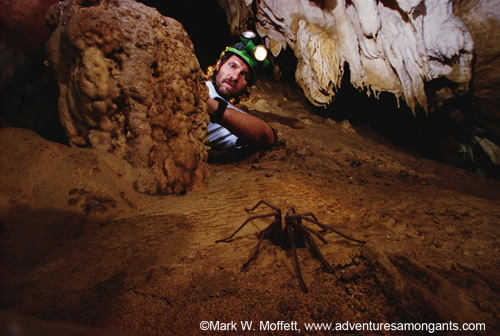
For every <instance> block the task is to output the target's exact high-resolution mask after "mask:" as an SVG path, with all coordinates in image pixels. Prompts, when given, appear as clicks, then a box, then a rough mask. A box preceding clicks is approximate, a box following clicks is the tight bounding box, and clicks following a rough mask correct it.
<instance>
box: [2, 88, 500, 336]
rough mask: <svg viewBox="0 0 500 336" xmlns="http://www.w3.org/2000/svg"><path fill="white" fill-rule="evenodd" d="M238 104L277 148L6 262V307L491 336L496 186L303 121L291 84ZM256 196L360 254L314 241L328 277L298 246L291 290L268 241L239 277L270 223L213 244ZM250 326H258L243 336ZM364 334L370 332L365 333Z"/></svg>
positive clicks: (372, 139)
mask: <svg viewBox="0 0 500 336" xmlns="http://www.w3.org/2000/svg"><path fill="white" fill-rule="evenodd" d="M242 106H243V108H244V109H246V110H248V111H250V112H251V113H256V114H257V115H258V116H259V117H261V118H263V119H265V120H266V121H267V122H269V123H270V124H271V125H272V126H273V127H274V128H275V129H276V130H277V131H278V134H279V138H280V140H279V143H278V145H277V146H275V147H274V148H272V149H270V150H267V151H261V152H257V153H251V154H249V155H248V156H246V157H243V158H239V159H238V160H236V161H231V162H227V161H226V159H227V157H225V156H224V155H223V154H220V155H217V156H214V157H212V159H211V163H210V166H211V170H212V176H211V178H210V179H209V180H208V181H207V184H206V185H205V186H204V187H203V188H200V189H198V190H194V191H191V192H189V193H187V194H186V195H184V196H168V197H151V198H146V202H144V203H141V206H140V207H135V208H133V209H131V210H128V211H122V212H119V213H116V214H115V215H114V216H113V218H112V219H110V220H108V221H107V222H106V224H105V225H101V226H98V227H97V228H94V229H92V230H88V232H85V234H80V235H78V236H76V237H75V238H74V239H69V240H68V241H66V242H64V243H61V244H58V245H57V246H55V247H54V248H53V249H51V250H50V253H47V254H46V255H45V256H44V257H43V258H42V259H40V260H38V261H37V262H36V263H29V264H21V263H17V264H16V263H11V264H8V265H6V266H5V268H4V272H2V280H3V281H2V283H3V287H4V288H3V290H4V291H3V293H4V299H3V300H2V306H1V308H2V309H4V310H5V311H8V312H14V313H17V314H21V315H25V316H33V317H37V318H41V319H43V320H50V321H63V322H68V323H71V324H75V325H85V326H92V327H97V328H103V329H116V330H121V331H125V332H131V333H134V334H138V335H177V334H182V335H203V334H206V333H207V332H206V331H203V330H202V329H201V327H202V325H201V322H202V321H212V326H216V322H217V321H219V324H218V327H219V328H222V330H223V329H224V328H229V331H228V332H227V334H249V335H251V334H257V335H263V334H280V335H282V334H289V333H295V334H297V331H293V330H292V331H286V330H284V329H283V328H285V327H286V326H287V324H286V323H288V322H290V323H291V324H290V325H288V326H289V327H291V328H297V329H300V334H315V335H320V334H332V332H331V331H330V332H326V331H323V332H321V331H314V332H313V331H307V330H306V329H305V328H306V326H305V325H304V323H308V322H326V323H329V322H333V323H337V322H338V323H345V322H350V323H364V322H365V323H368V322H370V321H371V322H373V323H379V322H388V323H400V322H401V323H402V322H413V323H421V322H428V323H429V322H434V323H446V324H447V327H449V326H450V324H449V323H450V322H451V323H456V326H459V327H461V326H462V323H484V324H485V326H486V331H481V332H479V334H488V335H492V334H495V333H498V330H500V315H499V314H500V291H499V288H500V251H499V246H500V235H499V225H498V224H499V223H500V201H499V200H500V183H499V182H498V181H492V180H488V179H484V178H481V177H478V176H475V175H472V174H470V173H467V172H465V171H463V170H460V169H456V168H452V167H449V166H445V165H441V164H439V163H436V162H433V161H429V160H424V159H422V158H419V157H417V156H414V155H412V154H411V153H406V152H405V151H403V150H401V149H400V148H397V147H396V146H394V145H392V144H390V143H388V142H386V141H384V140H383V139H382V138H380V137H379V136H378V135H377V134H375V133H371V132H370V131H368V130H364V131H363V130H357V129H356V128H354V127H352V126H351V125H350V124H349V123H348V122H342V123H338V122H334V121H331V120H328V119H324V118H321V117H319V116H316V115H313V114H312V113H311V112H310V109H309V108H308V106H307V104H306V103H305V102H304V101H303V100H302V99H301V98H300V92H298V90H297V89H295V88H291V87H289V86H287V85H285V84H273V83H271V82H268V81H265V82H263V83H261V85H260V86H259V88H255V89H253V91H252V94H251V97H250V98H248V99H247V100H246V101H244V102H243V103H242ZM256 111H259V112H256ZM110 178H114V177H110ZM67 187H68V188H69V187H70V186H67ZM68 197H69V196H68ZM259 200H266V201H268V202H269V203H271V204H273V205H276V206H278V207H279V208H281V209H282V210H283V211H285V210H286V209H287V208H288V207H289V206H290V205H293V206H294V207H295V209H296V210H297V212H300V213H306V212H307V213H309V212H313V213H314V214H315V215H316V216H317V218H318V219H319V221H321V222H322V223H324V224H327V225H330V226H332V227H333V228H335V229H338V230H340V231H342V232H344V233H346V234H348V235H351V236H353V237H355V238H359V239H363V240H366V241H367V243H366V244H364V245H361V244H358V243H355V242H350V241H348V240H346V239H344V238H342V237H340V236H338V235H336V234H335V233H332V232H326V233H324V238H325V239H326V240H327V242H328V243H327V244H323V243H321V242H319V241H318V246H319V248H320V250H321V252H322V253H323V254H324V256H325V258H326V260H327V261H329V262H330V263H331V264H332V266H333V268H334V273H333V274H332V273H329V272H327V271H326V269H325V268H324V267H323V265H322V264H321V262H320V261H319V260H318V259H317V258H315V257H314V256H313V255H312V253H311V252H310V250H309V249H308V248H303V247H301V248H298V258H299V261H300V265H301V269H302V274H303V277H304V280H305V283H306V284H307V286H308V289H309V292H308V293H304V292H303V291H301V289H300V287H299V284H298V281H297V277H296V275H295V269H294V262H293V254H292V252H291V251H290V250H284V249H282V248H281V247H280V246H277V245H274V244H273V243H271V242H270V241H269V240H264V241H263V243H262V246H261V250H260V253H259V255H258V258H257V260H256V261H254V262H253V263H252V264H251V265H250V266H249V267H248V269H247V270H246V271H241V266H242V265H243V264H244V263H245V262H246V261H247V260H248V258H249V257H250V255H251V253H252V251H253V249H254V247H255V245H256V243H257V242H258V237H257V235H256V233H257V232H258V231H259V230H262V229H263V228H265V227H266V225H267V224H268V223H270V220H271V219H270V218H263V219H258V220H254V221H252V222H250V223H249V224H248V225H247V226H246V227H245V228H244V229H243V230H241V231H240V232H239V234H238V235H237V236H236V238H235V239H234V240H233V241H232V242H230V243H218V244H216V243H215V241H216V240H218V239H222V238H225V237H227V236H228V235H229V234H231V233H232V232H233V231H234V230H235V229H236V228H237V227H238V226H239V225H240V224H242V223H243V222H244V221H245V220H246V219H247V218H248V217H249V216H250V214H249V213H247V212H246V211H245V209H246V208H250V207H252V206H254V205H255V204H256V203H257V202H258V201H259ZM268 212H269V209H266V208H265V207H259V208H257V209H256V210H255V211H254V212H253V213H254V214H264V213H268ZM308 225H309V226H310V227H313V226H314V225H312V224H308ZM26 248H27V249H28V248H29V247H26ZM267 321H269V324H266V323H267ZM279 321H283V322H285V323H282V324H278V322H279ZM230 322H235V323H236V324H235V326H236V328H237V329H238V331H230V330H231V329H230V327H231V324H230ZM245 322H247V323H249V322H253V325H252V328H254V329H255V330H253V331H246V330H244V329H243V324H244V323H245ZM261 322H262V324H261ZM294 322H297V324H296V325H295V324H294ZM261 327H264V328H270V329H271V330H261ZM280 328H281V329H280ZM272 329H274V330H272ZM337 332H339V331H337ZM342 332H346V330H342ZM358 333H359V332H358ZM371 333H373V334H375V333H377V334H379V333H380V332H379V331H373V332H370V331H364V332H363V334H371ZM420 333H422V334H423V333H424V332H422V331H419V332H412V333H410V334H420ZM212 334H213V333H212ZM444 334H447V332H444Z"/></svg>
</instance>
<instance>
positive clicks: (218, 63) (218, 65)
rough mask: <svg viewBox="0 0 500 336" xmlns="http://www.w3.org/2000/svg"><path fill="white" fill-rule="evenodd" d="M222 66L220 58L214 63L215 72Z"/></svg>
mask: <svg viewBox="0 0 500 336" xmlns="http://www.w3.org/2000/svg"><path fill="white" fill-rule="evenodd" d="M221 66H222V64H221V61H220V59H219V60H218V61H217V63H215V72H217V71H219V69H220V67H221Z"/></svg>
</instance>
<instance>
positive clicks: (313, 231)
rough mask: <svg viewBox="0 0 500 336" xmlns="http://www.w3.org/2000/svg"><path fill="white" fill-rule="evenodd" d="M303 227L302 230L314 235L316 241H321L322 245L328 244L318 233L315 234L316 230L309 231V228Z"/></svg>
mask: <svg viewBox="0 0 500 336" xmlns="http://www.w3.org/2000/svg"><path fill="white" fill-rule="evenodd" d="M303 227H304V230H306V231H309V232H310V233H312V234H314V235H315V236H316V237H318V239H319V240H321V241H322V242H323V243H325V244H328V242H327V241H326V239H325V238H324V237H323V236H322V235H320V234H319V232H317V231H316V230H313V229H311V228H308V227H307V226H305V225H304V226H303Z"/></svg>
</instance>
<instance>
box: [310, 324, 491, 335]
mask: <svg viewBox="0 0 500 336" xmlns="http://www.w3.org/2000/svg"><path fill="white" fill-rule="evenodd" d="M304 328H305V330H306V331H426V332H428V333H431V334H432V333H434V332H435V331H486V324H485V323H463V324H459V323H456V322H446V323H445V322H435V323H424V322H422V323H409V322H399V323H396V322H394V323H388V322H386V323H383V322H382V323H380V322H371V321H370V322H363V323H360V322H354V323H351V322H348V321H347V322H342V323H340V322H337V323H304Z"/></svg>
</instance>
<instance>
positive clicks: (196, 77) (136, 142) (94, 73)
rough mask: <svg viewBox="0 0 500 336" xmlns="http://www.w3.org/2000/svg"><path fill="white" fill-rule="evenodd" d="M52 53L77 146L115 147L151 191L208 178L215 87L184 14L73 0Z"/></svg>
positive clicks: (58, 13) (61, 9)
mask: <svg viewBox="0 0 500 336" xmlns="http://www.w3.org/2000/svg"><path fill="white" fill-rule="evenodd" d="M47 22H48V24H49V26H51V27H52V28H53V29H54V32H53V34H52V36H51V37H50V39H49V42H48V43H47V47H46V51H47V57H48V60H49V63H50V65H51V66H52V67H53V69H54V70H55V74H56V78H57V81H58V84H59V89H60V95H59V102H58V105H59V115H60V119H61V122H62V124H63V126H64V128H65V130H66V134H67V137H68V140H69V143H70V145H71V146H75V147H91V148H97V149H101V150H104V151H107V152H110V153H114V154H115V155H117V156H118V157H120V158H123V159H125V160H127V161H128V162H130V163H131V164H132V165H133V166H134V167H135V168H136V169H137V170H138V171H139V176H140V177H139V178H138V180H137V181H136V183H135V188H136V189H137V190H138V191H140V192H143V193H146V194H183V193H185V192H186V191H188V190H190V189H192V188H194V187H197V186H199V185H201V184H202V183H203V181H204V180H205V178H206V177H207V175H208V166H207V163H206V161H207V149H206V147H205V146H204V141H205V137H206V127H207V123H208V121H209V118H208V114H207V113H206V99H207V98H208V90H207V88H206V85H205V79H204V74H203V72H202V71H201V68H200V65H199V63H198V60H197V58H196V56H195V54H194V47H193V44H192V42H191V40H190V38H189V36H188V34H187V33H186V31H185V30H184V28H183V27H182V25H181V24H180V23H179V22H177V21H176V20H174V19H172V18H168V17H164V16H162V15H161V14H160V13H158V11H157V10H156V9H154V8H150V7H147V6H145V5H143V4H141V3H138V2H135V1H132V0H121V1H117V0H66V1H63V2H60V3H58V4H55V5H54V6H52V7H51V9H50V10H49V12H48V14H47Z"/></svg>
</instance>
